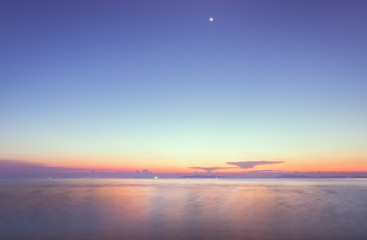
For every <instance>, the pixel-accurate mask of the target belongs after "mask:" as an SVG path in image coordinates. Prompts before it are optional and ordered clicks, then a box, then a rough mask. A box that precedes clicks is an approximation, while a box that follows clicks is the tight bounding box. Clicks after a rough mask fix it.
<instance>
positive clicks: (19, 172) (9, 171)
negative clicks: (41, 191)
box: [0, 159, 83, 177]
mask: <svg viewBox="0 0 367 240" xmlns="http://www.w3.org/2000/svg"><path fill="white" fill-rule="evenodd" d="M79 171H83V169H77V168H64V167H51V166H47V165H44V164H40V163H32V162H26V161H13V160H3V159H0V177H42V176H46V175H55V174H56V175H62V174H68V173H72V172H79Z"/></svg>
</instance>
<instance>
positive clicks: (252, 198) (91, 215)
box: [0, 179, 367, 240]
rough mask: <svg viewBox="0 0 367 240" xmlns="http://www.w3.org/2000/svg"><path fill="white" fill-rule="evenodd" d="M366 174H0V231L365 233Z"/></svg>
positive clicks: (225, 235)
mask: <svg viewBox="0 0 367 240" xmlns="http://www.w3.org/2000/svg"><path fill="white" fill-rule="evenodd" d="M366 200H367V182H366V181H365V180H348V179H344V180H292V181H285V180H277V181H274V180H221V179H219V180H214V179H213V180H202V179H200V180H193V179H189V180H186V179H185V180H179V179H176V180H168V181H165V180H116V179H107V180H90V179H78V180H75V179H74V180H6V181H5V180H2V181H0V214H1V218H0V239H265V240H266V239H365V238H364V237H365V236H367V221H365V220H366V218H367V205H366Z"/></svg>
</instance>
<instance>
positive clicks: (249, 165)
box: [226, 161, 284, 169]
mask: <svg viewBox="0 0 367 240" xmlns="http://www.w3.org/2000/svg"><path fill="white" fill-rule="evenodd" d="M280 163H284V161H247V162H226V164H229V165H234V166H237V167H240V168H242V169H248V168H254V167H255V166H258V165H270V164H280Z"/></svg>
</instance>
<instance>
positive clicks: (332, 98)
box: [0, 0, 367, 172]
mask: <svg viewBox="0 0 367 240" xmlns="http://www.w3.org/2000/svg"><path fill="white" fill-rule="evenodd" d="M366 12H367V2H366V1H346V0H345V1H336V0H333V1H323V0H308V1H296V0H289V1H282V0H268V1H260V0H251V1H245V0H243V1H231V0H222V1H213V0H212V1H203V0H202V1H200V0H195V1H188V0H185V1H184V0H182V1H178V0H170V1H155V0H153V1H152V0H146V1H139V0H134V1H133V0H131V1H123V0H120V1H109V0H106V1H102V0H99V1H94V0H72V1H71V0H70V1H67V0H52V1H49V0H47V1H17V0H11V1H1V2H0V34H1V37H0V159H6V160H14V161H15V160H22V161H31V162H39V163H45V164H49V165H51V166H62V167H85V168H100V169H120V170H121V169H122V170H126V171H130V170H131V171H135V170H136V169H143V168H148V169H150V170H153V171H168V172H169V171H180V172H185V171H186V172H192V171H193V170H192V169H188V167H229V165H226V164H225V163H226V162H236V161H284V163H282V164H276V165H271V166H261V167H260V166H258V167H255V170H257V169H269V167H271V169H275V170H287V171H288V170H289V171H294V170H298V171H367V106H366V105H367V27H366V26H367V14H366ZM209 17H214V21H213V22H210V21H209ZM221 171H228V170H221Z"/></svg>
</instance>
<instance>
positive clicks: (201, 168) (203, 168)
mask: <svg viewBox="0 0 367 240" xmlns="http://www.w3.org/2000/svg"><path fill="white" fill-rule="evenodd" d="M189 168H190V169H197V170H205V171H207V172H208V173H211V172H212V171H215V170H218V169H228V168H232V167H189Z"/></svg>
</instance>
